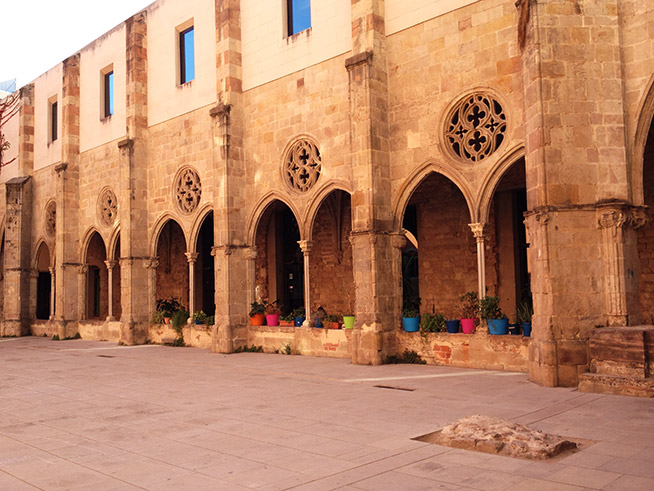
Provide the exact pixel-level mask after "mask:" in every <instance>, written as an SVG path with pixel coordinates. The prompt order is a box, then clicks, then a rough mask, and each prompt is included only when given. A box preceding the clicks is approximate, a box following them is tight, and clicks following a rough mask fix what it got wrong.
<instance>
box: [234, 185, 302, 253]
mask: <svg viewBox="0 0 654 491" xmlns="http://www.w3.org/2000/svg"><path fill="white" fill-rule="evenodd" d="M275 201H280V202H281V203H283V204H285V205H286V206H288V208H289V209H290V210H291V212H292V213H293V216H294V217H295V220H297V222H298V225H300V233H302V232H303V230H304V227H303V226H302V222H301V221H300V220H299V218H298V217H299V216H300V213H299V212H298V210H297V208H296V207H295V205H294V204H293V203H292V202H291V200H289V199H288V196H284V195H282V194H280V193H278V192H276V191H270V192H269V193H267V194H265V195H264V196H263V197H262V198H261V199H260V200H259V201H258V202H257V204H256V205H255V207H254V208H253V210H252V212H251V213H250V216H249V217H248V220H247V224H248V227H247V241H248V244H254V242H255V237H256V233H257V228H258V226H259V221H260V220H261V217H262V216H263V214H264V212H265V211H266V209H267V208H268V207H269V206H270V205H271V204H272V203H274V202H275ZM300 239H301V240H304V237H303V236H302V237H300Z"/></svg>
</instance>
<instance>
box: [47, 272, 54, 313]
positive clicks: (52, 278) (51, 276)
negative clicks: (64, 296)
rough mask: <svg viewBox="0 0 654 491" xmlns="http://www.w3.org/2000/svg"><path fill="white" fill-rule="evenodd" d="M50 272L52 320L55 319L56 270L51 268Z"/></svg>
mask: <svg viewBox="0 0 654 491" xmlns="http://www.w3.org/2000/svg"><path fill="white" fill-rule="evenodd" d="M48 271H49V272H50V317H49V318H50V320H51V321H52V320H54V318H55V286H56V283H55V268H53V267H49V268H48Z"/></svg>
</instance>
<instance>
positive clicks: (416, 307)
mask: <svg viewBox="0 0 654 491" xmlns="http://www.w3.org/2000/svg"><path fill="white" fill-rule="evenodd" d="M419 315H420V299H419V298H405V299H404V306H403V308H402V317H418V316H419Z"/></svg>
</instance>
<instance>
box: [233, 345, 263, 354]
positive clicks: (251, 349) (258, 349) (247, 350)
mask: <svg viewBox="0 0 654 491" xmlns="http://www.w3.org/2000/svg"><path fill="white" fill-rule="evenodd" d="M262 352H263V346H255V345H252V346H250V347H247V346H245V347H243V346H239V347H238V348H236V349H235V350H234V353H262Z"/></svg>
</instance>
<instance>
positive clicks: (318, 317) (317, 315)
mask: <svg viewBox="0 0 654 491" xmlns="http://www.w3.org/2000/svg"><path fill="white" fill-rule="evenodd" d="M326 316H327V312H325V309H323V308H322V307H318V310H316V311H315V312H314V314H313V316H312V317H313V324H314V326H316V327H322V322H323V320H325V317H326Z"/></svg>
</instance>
